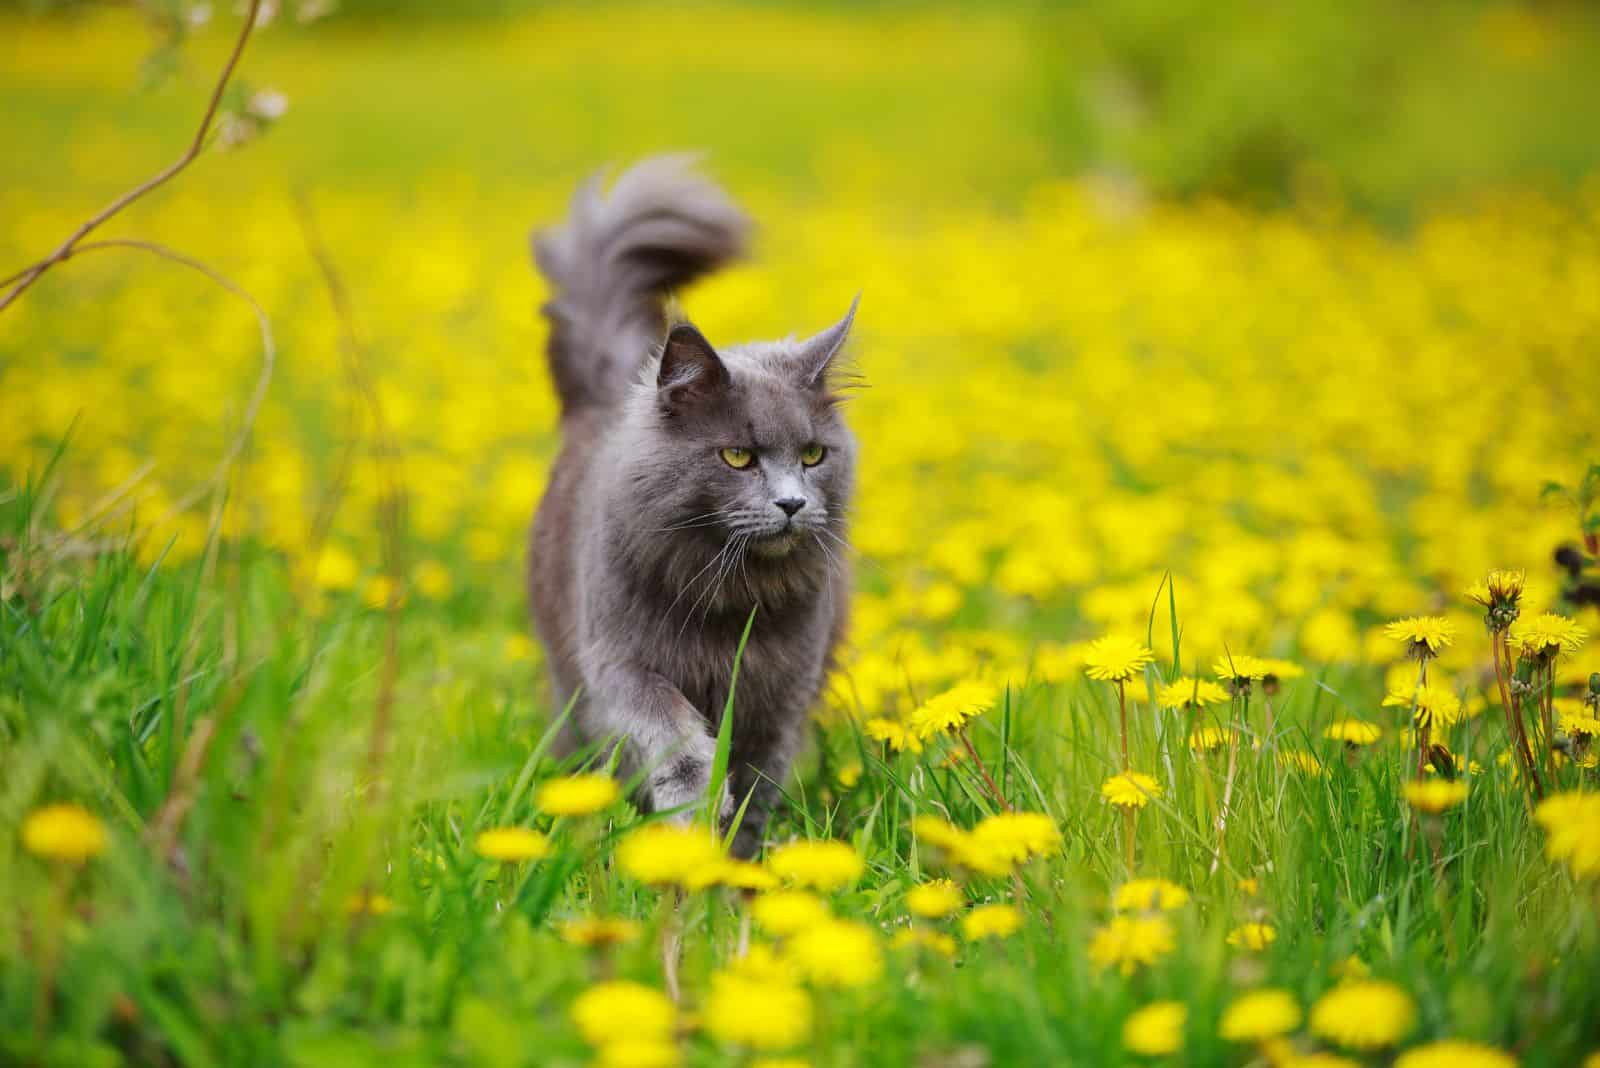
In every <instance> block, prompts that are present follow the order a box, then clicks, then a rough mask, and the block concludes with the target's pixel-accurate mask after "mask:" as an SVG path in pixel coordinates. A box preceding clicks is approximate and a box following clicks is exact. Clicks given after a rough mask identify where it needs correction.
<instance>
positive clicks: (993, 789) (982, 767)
mask: <svg viewBox="0 0 1600 1068" xmlns="http://www.w3.org/2000/svg"><path fill="white" fill-rule="evenodd" d="M956 733H957V734H958V735H959V736H960V738H961V744H962V745H964V746H966V747H967V755H968V756H970V757H971V758H972V763H973V765H974V766H976V767H977V769H978V774H979V775H981V776H983V785H984V788H985V789H987V790H988V791H989V796H990V797H992V798H993V799H994V803H995V804H997V805H999V806H1000V807H1001V808H1003V809H1005V810H1006V811H1007V812H1010V811H1011V802H1009V801H1007V800H1006V799H1005V797H1004V795H1002V794H1001V793H1000V787H998V786H996V785H995V781H994V776H992V775H990V774H989V768H988V765H986V764H984V762H983V758H982V757H981V756H979V755H978V747H977V746H975V745H973V744H972V739H971V738H968V737H967V728H966V727H965V726H963V727H962V728H961V729H960V730H958V731H957V732H956Z"/></svg>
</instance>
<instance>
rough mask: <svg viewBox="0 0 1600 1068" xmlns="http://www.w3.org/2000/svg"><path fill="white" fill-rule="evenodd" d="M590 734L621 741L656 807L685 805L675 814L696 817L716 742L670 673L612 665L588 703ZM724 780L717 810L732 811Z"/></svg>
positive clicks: (627, 760)
mask: <svg viewBox="0 0 1600 1068" xmlns="http://www.w3.org/2000/svg"><path fill="white" fill-rule="evenodd" d="M585 713H586V719H587V722H586V723H585V731H586V733H587V734H589V736H590V737H609V738H615V739H618V740H620V741H621V743H622V747H623V756H624V763H625V766H626V770H627V771H628V773H629V774H630V775H638V774H642V775H643V776H644V781H643V785H642V787H641V790H642V792H643V793H644V795H645V797H644V798H643V800H644V801H646V802H647V803H648V805H649V807H650V809H651V810H652V811H655V812H665V811H669V810H672V809H681V810H682V811H680V812H678V813H677V815H676V818H677V819H679V820H680V821H682V822H688V821H689V820H691V819H693V817H694V813H693V809H692V806H694V805H696V804H698V803H699V802H700V801H701V800H702V799H703V798H704V797H705V795H706V791H707V789H708V787H709V786H710V783H711V765H712V761H713V760H714V758H715V756H716V749H717V743H716V739H715V738H714V737H713V736H712V735H711V732H710V728H709V727H708V725H707V723H706V720H705V717H703V716H702V715H701V714H700V712H699V711H698V710H697V709H696V708H695V707H694V705H692V704H690V703H689V699H688V698H686V697H684V696H683V694H682V693H681V692H680V691H679V690H678V688H677V687H676V686H674V685H673V684H672V683H671V682H669V681H668V680H667V679H666V678H664V677H662V676H661V675H659V674H657V673H656V672H653V671H649V670H647V669H643V668H629V667H625V666H619V667H612V668H610V669H608V670H607V671H605V672H604V674H603V675H602V676H601V677H600V678H597V679H596V680H595V685H594V693H593V698H592V699H591V700H590V701H589V702H587V703H586V706H585ZM728 798H729V794H728V791H727V788H726V786H724V789H723V797H722V798H720V799H719V802H720V803H719V806H718V812H719V813H720V814H724V815H725V814H726V812H727V811H728Z"/></svg>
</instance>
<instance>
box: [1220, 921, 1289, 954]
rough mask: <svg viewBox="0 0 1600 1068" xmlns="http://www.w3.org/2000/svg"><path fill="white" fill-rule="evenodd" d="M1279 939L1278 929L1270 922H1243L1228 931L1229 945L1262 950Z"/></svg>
mask: <svg viewBox="0 0 1600 1068" xmlns="http://www.w3.org/2000/svg"><path fill="white" fill-rule="evenodd" d="M1277 940H1278V929H1277V928H1276V927H1274V926H1272V924H1270V923H1241V924H1240V925H1239V926H1237V927H1235V928H1234V929H1233V930H1231V931H1229V932H1228V945H1230V946H1239V947H1241V948H1243V949H1250V950H1256V951H1258V952H1259V951H1260V950H1263V949H1266V948H1267V947H1268V946H1270V945H1272V943H1274V942H1276V941H1277Z"/></svg>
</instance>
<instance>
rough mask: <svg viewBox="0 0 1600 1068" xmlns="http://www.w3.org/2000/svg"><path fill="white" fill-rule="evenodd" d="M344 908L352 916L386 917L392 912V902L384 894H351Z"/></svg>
mask: <svg viewBox="0 0 1600 1068" xmlns="http://www.w3.org/2000/svg"><path fill="white" fill-rule="evenodd" d="M344 907H345V911H346V912H348V913H350V914H351V915H352V916H387V915H389V913H391V912H393V911H394V902H393V901H391V900H389V898H388V897H387V896H386V895H384V894H365V893H363V894H351V895H350V896H349V897H348V898H346V899H345V903H344Z"/></svg>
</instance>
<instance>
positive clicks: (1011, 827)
mask: <svg viewBox="0 0 1600 1068" xmlns="http://www.w3.org/2000/svg"><path fill="white" fill-rule="evenodd" d="M968 838H969V843H970V844H971V845H973V846H975V847H976V848H978V849H980V850H985V851H988V852H990V853H992V854H994V855H995V856H997V857H1001V858H1004V859H1005V860H1006V861H1007V862H1009V863H1013V864H1020V863H1022V862H1023V861H1025V860H1028V859H1030V858H1032V857H1040V856H1044V855H1045V854H1047V853H1053V852H1055V851H1056V850H1057V849H1058V848H1059V847H1060V845H1061V832H1060V831H1059V830H1057V829H1056V825H1055V821H1054V820H1052V819H1051V818H1050V817H1049V816H1046V815H1045V814H1044V813H1042V812H999V813H996V814H995V815H993V816H987V817H985V818H984V819H982V820H980V821H979V822H978V825H977V826H976V827H974V828H972V830H971V831H970V832H969V834H968Z"/></svg>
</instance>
